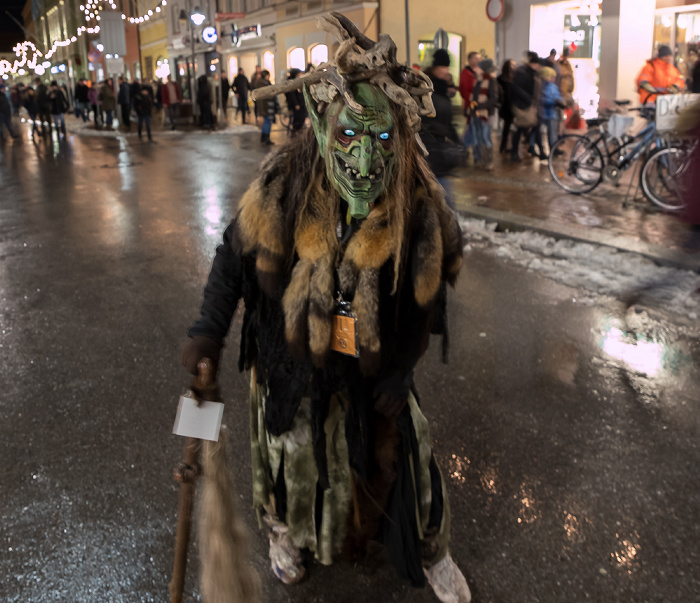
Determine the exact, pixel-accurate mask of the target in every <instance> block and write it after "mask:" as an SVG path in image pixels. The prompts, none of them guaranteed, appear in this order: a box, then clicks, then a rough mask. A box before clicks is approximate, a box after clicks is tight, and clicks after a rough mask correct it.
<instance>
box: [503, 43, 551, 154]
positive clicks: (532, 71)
mask: <svg viewBox="0 0 700 603" xmlns="http://www.w3.org/2000/svg"><path fill="white" fill-rule="evenodd" d="M541 67H542V64H541V63H540V59H539V57H538V56H537V53H536V52H528V53H527V63H526V64H525V65H521V66H520V67H518V68H517V69H516V70H515V75H514V76H513V86H512V89H511V90H512V93H513V108H514V109H513V115H514V121H517V110H518V109H519V110H521V111H527V110H528V109H529V108H530V107H533V106H534V108H535V123H533V124H532V125H530V126H523V125H519V126H518V129H517V130H516V131H515V132H514V133H513V143H512V147H511V154H510V159H511V161H516V162H517V161H520V153H519V146H520V138H521V136H525V137H526V138H527V139H529V137H530V134H531V133H532V132H533V129H534V130H535V132H534V134H535V144H537V145H538V146H539V148H540V153H539V154H540V156H544V151H543V150H542V135H541V134H540V132H539V129H538V128H537V109H538V107H539V96H540V89H541V86H540V80H539V78H538V77H537V74H538V73H539V70H540V68H541ZM516 125H518V124H517V123H516ZM528 150H529V152H530V154H531V155H535V148H534V146H533V145H530V148H529V149H528Z"/></svg>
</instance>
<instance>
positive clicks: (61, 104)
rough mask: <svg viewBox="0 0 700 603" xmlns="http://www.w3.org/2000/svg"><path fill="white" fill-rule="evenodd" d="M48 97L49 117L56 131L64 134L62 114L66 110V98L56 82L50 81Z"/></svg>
mask: <svg viewBox="0 0 700 603" xmlns="http://www.w3.org/2000/svg"><path fill="white" fill-rule="evenodd" d="M49 99H50V100H51V117H52V118H53V125H54V127H55V128H56V132H61V133H62V134H63V135H64V136H65V134H66V119H65V117H64V114H65V112H66V111H68V99H67V98H66V95H65V93H64V92H63V90H61V89H60V88H59V87H58V82H57V81H56V80H54V81H53V82H51V90H50V91H49Z"/></svg>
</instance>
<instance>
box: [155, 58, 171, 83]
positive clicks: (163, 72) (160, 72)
mask: <svg viewBox="0 0 700 603" xmlns="http://www.w3.org/2000/svg"><path fill="white" fill-rule="evenodd" d="M169 75H170V64H169V63H168V59H164V58H163V57H158V59H157V60H156V77H157V78H158V79H160V80H165V78H167V77H168V76H169Z"/></svg>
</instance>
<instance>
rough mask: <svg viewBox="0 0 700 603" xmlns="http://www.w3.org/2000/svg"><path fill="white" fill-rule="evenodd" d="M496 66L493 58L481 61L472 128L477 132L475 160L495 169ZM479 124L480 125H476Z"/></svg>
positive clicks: (484, 166)
mask: <svg viewBox="0 0 700 603" xmlns="http://www.w3.org/2000/svg"><path fill="white" fill-rule="evenodd" d="M495 72H496V67H495V65H494V64H493V61H492V60H491V59H484V60H483V61H481V62H480V63H479V72H478V78H477V80H476V82H475V84H474V92H473V97H472V111H473V112H472V116H473V118H474V120H477V119H478V123H477V122H476V121H474V122H473V123H470V128H472V131H473V132H475V134H474V135H473V142H474V162H475V164H476V165H478V166H480V167H483V168H485V169H489V170H490V169H493V141H492V140H491V119H492V118H493V116H494V115H495V114H496V108H497V107H498V81H497V80H496V77H495ZM474 126H478V127H474Z"/></svg>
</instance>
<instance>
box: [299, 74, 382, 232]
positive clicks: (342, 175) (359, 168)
mask: <svg viewBox="0 0 700 603" xmlns="http://www.w3.org/2000/svg"><path fill="white" fill-rule="evenodd" d="M351 90H352V95H353V97H354V99H355V100H356V101H357V103H358V104H359V105H360V106H361V108H362V113H356V112H355V111H353V110H352V109H351V108H350V107H349V106H348V105H346V104H345V103H344V102H343V100H342V97H341V96H340V95H337V96H336V97H335V99H334V100H333V101H332V102H331V103H330V104H329V105H328V106H327V107H326V109H325V111H323V113H321V114H319V112H318V111H317V109H316V103H315V102H314V100H313V98H312V97H311V94H310V93H309V91H308V89H307V87H306V86H304V97H305V98H306V106H307V107H308V108H309V117H310V119H311V124H312V126H313V128H314V132H315V134H316V140H317V141H318V145H319V148H320V152H321V155H322V156H323V157H324V158H325V160H326V173H327V174H328V178H329V179H330V181H331V182H332V183H333V186H334V187H335V189H336V190H337V191H338V193H339V194H340V196H341V197H342V198H343V199H344V200H345V201H346V202H347V203H348V213H349V216H350V217H353V218H355V219H358V220H362V219H364V218H366V217H367V216H368V215H369V212H370V210H371V209H372V207H373V206H374V203H375V202H376V201H377V199H378V198H379V197H380V196H381V195H382V193H383V192H384V191H385V190H386V187H387V185H388V183H389V180H390V178H391V172H392V169H393V167H394V161H395V157H394V141H393V138H394V119H393V116H392V113H391V107H390V106H389V101H388V100H387V97H386V95H385V94H383V93H382V91H381V90H380V89H379V88H377V87H376V86H373V85H371V84H368V83H357V84H355V85H353V86H352V87H351Z"/></svg>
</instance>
